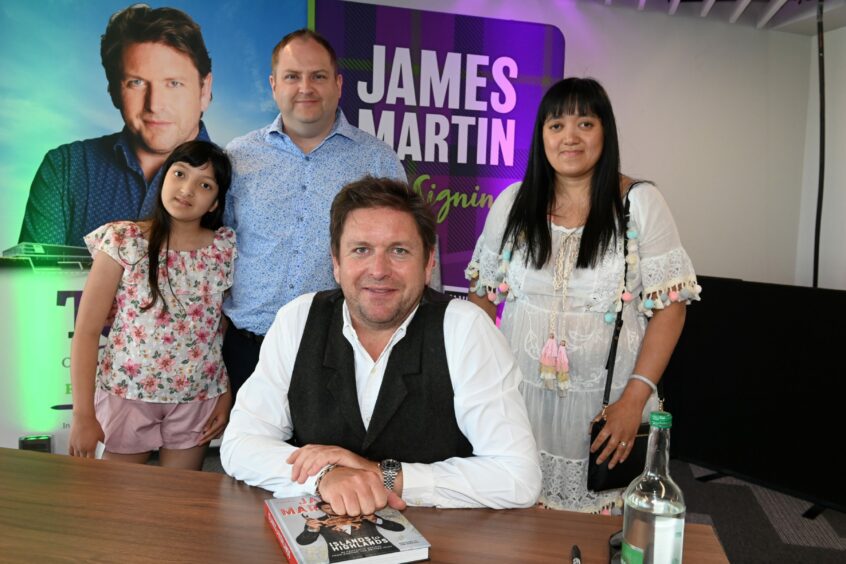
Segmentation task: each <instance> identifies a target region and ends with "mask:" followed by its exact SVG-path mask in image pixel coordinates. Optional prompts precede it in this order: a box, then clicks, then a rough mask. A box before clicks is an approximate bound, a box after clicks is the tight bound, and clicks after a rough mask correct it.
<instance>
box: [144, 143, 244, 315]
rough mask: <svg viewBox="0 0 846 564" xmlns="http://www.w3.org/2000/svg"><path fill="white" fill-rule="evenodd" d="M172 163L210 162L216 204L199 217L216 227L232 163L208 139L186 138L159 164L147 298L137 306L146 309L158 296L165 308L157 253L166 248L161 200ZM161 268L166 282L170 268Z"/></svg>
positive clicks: (166, 223)
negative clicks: (148, 298)
mask: <svg viewBox="0 0 846 564" xmlns="http://www.w3.org/2000/svg"><path fill="white" fill-rule="evenodd" d="M173 163H187V164H189V165H191V166H193V167H201V166H203V165H205V164H206V163H210V164H211V166H212V170H213V171H214V178H215V180H216V181H217V207H216V208H215V209H213V210H212V211H210V212H207V213H206V214H205V215H203V217H202V218H200V226H201V227H204V228H206V229H211V230H216V229H218V228H220V227H221V226H222V225H223V208H224V204H225V202H226V192H227V191H228V190H229V184H230V183H231V182H232V164H231V163H230V162H229V157H227V156H226V153H224V152H223V150H222V149H221V148H220V147H218V146H217V145H215V144H214V143H210V142H208V141H188V142H186V143H183V144H182V145H180V146H178V147H177V148H176V149H174V151H173V152H172V153H171V154H170V156H169V157H168V158H167V160H166V161H165V163H164V165H163V166H162V170H163V171H164V172H163V173H162V179H161V183H160V184H159V197H158V200H157V201H156V209H155V210H153V215H152V216H151V217H150V239H149V242H148V243H147V254H148V257H149V260H150V272H149V274H148V276H147V280H149V282H150V295H151V298H150V302H149V303H147V304H146V305H144V306H143V307H142V308H141V309H142V310H148V309H150V308H151V307H153V306H154V305H155V304H156V301H157V300H159V299H161V300H162V308H163V310H164V311H167V302H166V301H165V299H164V296H162V292H161V289H160V288H159V253H160V252H161V250H162V247H164V249H165V251H166V252H165V255H167V251H169V250H170V242H169V239H170V238H169V235H170V226H171V217H170V214H169V213H168V211H167V209H165V207H164V203H163V202H162V188H163V187H164V181H165V178H167V175H168V174H169V173H170V167H171V166H172V165H173ZM165 272H166V273H167V282H168V286H170V270H169V269H168V268H167V263H165Z"/></svg>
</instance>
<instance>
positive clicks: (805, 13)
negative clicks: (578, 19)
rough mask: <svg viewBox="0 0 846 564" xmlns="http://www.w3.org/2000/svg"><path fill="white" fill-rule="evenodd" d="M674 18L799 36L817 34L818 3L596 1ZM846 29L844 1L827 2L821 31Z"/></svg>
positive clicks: (775, 0)
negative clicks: (721, 22) (701, 19)
mask: <svg viewBox="0 0 846 564" xmlns="http://www.w3.org/2000/svg"><path fill="white" fill-rule="evenodd" d="M595 1H596V2H600V3H605V4H608V5H611V4H613V5H614V6H627V7H631V8H632V9H634V10H640V11H646V12H664V13H666V14H669V15H671V16H674V17H692V18H708V19H710V20H718V21H724V22H729V23H732V24H735V25H742V26H750V27H756V28H758V29H772V30H778V31H784V32H787V33H797V34H801V35H816V33H817V0H595ZM841 27H846V0H826V1H825V2H824V4H823V30H824V31H832V30H835V29H840V28H841Z"/></svg>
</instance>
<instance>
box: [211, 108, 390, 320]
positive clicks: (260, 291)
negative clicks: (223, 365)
mask: <svg viewBox="0 0 846 564" xmlns="http://www.w3.org/2000/svg"><path fill="white" fill-rule="evenodd" d="M226 151H227V153H229V157H230V158H231V159H232V167H233V168H232V186H231V187H230V189H229V192H228V193H227V195H226V210H225V211H224V223H225V224H226V225H228V226H230V227H232V228H233V229H235V232H236V233H237V235H238V243H237V245H238V258H237V259H235V282H234V284H233V286H232V289H231V292H230V294H229V296H228V297H227V298H226V301H225V302H224V304H223V310H224V312H225V313H226V315H227V316H229V318H230V319H231V320H232V322H233V323H234V324H235V326H236V327H238V328H239V329H246V330H248V331H251V332H253V333H256V334H258V335H264V334H265V333H267V330H268V329H269V328H270V324H271V323H272V322H273V318H274V317H275V316H276V312H277V311H278V310H279V308H280V307H282V306H283V305H285V304H286V303H288V302H289V301H291V300H293V299H294V298H296V297H297V296H299V295H301V294H305V293H307V292H315V291H318V290H325V289H328V288H334V287H335V286H336V284H335V279H334V277H333V276H332V260H331V257H330V252H329V251H330V249H329V208H330V206H331V205H332V200H333V199H334V197H335V194H337V193H338V191H340V189H341V188H342V187H343V186H344V185H346V184H348V183H350V182H353V181H355V180H358V179H359V178H361V177H362V176H365V175H368V174H370V175H372V176H378V177H390V178H395V179H399V180H402V181H403V182H405V181H406V175H405V171H404V170H403V168H402V164H401V163H400V161H399V159H398V158H397V155H396V154H395V153H394V152H393V150H391V148H390V147H389V146H388V145H386V144H385V143H383V142H382V141H379V140H378V139H376V138H375V137H373V136H372V135H370V134H368V133H365V132H364V131H362V130H360V129H358V128H357V127H353V126H352V125H350V124H349V122H348V121H347V119H346V118H345V117H344V114H343V112H341V110H338V111H337V114H336V118H335V126H334V127H333V129H332V131H331V132H330V133H329V135H328V136H327V137H326V139H324V140H323V142H322V143H321V144H320V145H318V146H317V147H316V148H315V149H314V150H312V151H311V152H310V153H308V154H305V153H303V152H302V151H301V150H300V148H299V147H297V145H296V144H295V143H294V142H293V141H291V138H290V137H288V136H287V135H286V134H285V133H284V131H283V125H282V116H281V114H280V115H279V116H277V118H276V119H275V120H274V121H273V123H271V124H270V125H268V126H267V127H263V128H262V129H258V130H256V131H252V132H250V133H248V134H246V135H244V136H243V137H238V138H237V139H234V140H233V141H232V142H231V143H229V145H227V147H226Z"/></svg>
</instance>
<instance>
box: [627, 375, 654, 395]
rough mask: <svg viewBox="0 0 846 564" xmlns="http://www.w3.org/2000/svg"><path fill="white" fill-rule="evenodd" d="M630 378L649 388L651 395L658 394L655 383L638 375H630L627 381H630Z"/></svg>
mask: <svg viewBox="0 0 846 564" xmlns="http://www.w3.org/2000/svg"><path fill="white" fill-rule="evenodd" d="M632 378H634V379H635V380H640V381H641V382H643V383H644V384H646V385H647V386H649V387H650V388H651V389H652V393H653V394H657V393H658V386H656V385H655V382H653V381H652V380H650V379H649V378H647V377H646V376H641V375H640V374H632V375H631V376H629V380H631V379H632Z"/></svg>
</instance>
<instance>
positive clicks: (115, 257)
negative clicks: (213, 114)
mask: <svg viewBox="0 0 846 564" xmlns="http://www.w3.org/2000/svg"><path fill="white" fill-rule="evenodd" d="M163 170H164V171H165V172H164V174H163V176H162V185H161V190H160V191H159V199H158V204H157V206H156V210H155V211H154V212H153V216H152V218H151V219H149V220H147V221H141V222H137V223H135V222H131V221H116V222H114V223H108V224H106V225H104V226H102V227H100V228H99V229H96V230H95V231H94V232H92V233H90V234H89V235H87V236H86V237H85V243H86V244H87V245H88V248H89V249H90V251H91V255H92V256H93V257H94V264H93V265H92V267H91V272H90V274H89V275H88V280H87V282H86V284H85V291H84V292H83V294H82V302H81V303H80V307H79V313H78V315H77V319H76V329H75V331H74V337H73V344H72V348H71V382H72V384H73V422H72V424H71V434H70V448H69V451H70V454H71V455H72V456H84V457H93V456H94V452H95V449H96V447H97V442H98V441H102V442H103V443H104V444H105V447H106V448H105V454H104V458H107V459H113V460H122V461H126V462H137V463H144V462H146V461H147V459H148V458H149V456H150V453H151V451H153V450H156V449H158V450H159V461H160V463H161V465H162V466H171V467H178V468H191V469H197V470H199V469H200V468H201V467H202V462H203V457H204V455H205V449H206V446H207V443H208V442H209V441H210V440H211V439H213V438H215V437H216V436H218V435H220V433H221V432H222V431H223V428H224V427H225V425H226V422H227V420H228V417H229V408H230V407H231V404H232V398H231V396H230V394H229V392H228V389H227V388H228V382H229V380H228V377H227V375H226V369H225V368H224V366H223V361H222V360H221V352H220V351H221V343H222V334H223V333H222V331H221V317H222V316H221V304H222V302H223V292H224V291H225V290H226V289H227V288H229V287H230V286H231V285H232V265H233V261H234V259H235V233H234V232H233V231H232V230H231V229H229V228H228V227H221V224H222V218H223V206H224V201H225V196H226V191H227V189H228V188H229V182H230V179H231V165H230V163H229V159H228V158H227V156H226V155H225V154H224V153H223V151H221V150H220V149H219V148H218V147H217V146H215V145H213V144H211V143H208V142H205V141H190V142H188V143H184V144H182V145H180V146H179V147H177V148H176V150H174V151H173V153H172V154H171V155H170V157H169V158H168V159H167V161H165V164H164V166H163ZM114 302H117V313H116V315H115V319H114V322H113V323H112V329H111V333H110V334H109V341H108V344H107V345H106V346H105V350H104V351H103V353H102V355H101V357H100V361H99V364H98V362H97V351H98V345H99V340H100V332H101V330H102V328H103V325H104V324H105V322H106V318H107V316H108V315H109V312H110V310H111V308H112V304H113V303H114ZM95 372H96V392H95Z"/></svg>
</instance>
